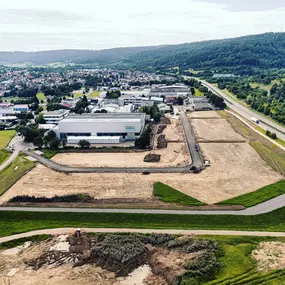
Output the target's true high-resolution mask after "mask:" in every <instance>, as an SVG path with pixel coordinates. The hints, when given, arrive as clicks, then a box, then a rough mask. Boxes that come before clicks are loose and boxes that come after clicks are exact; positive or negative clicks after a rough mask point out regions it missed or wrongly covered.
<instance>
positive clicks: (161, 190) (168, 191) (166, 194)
mask: <svg viewBox="0 0 285 285" xmlns="http://www.w3.org/2000/svg"><path fill="white" fill-rule="evenodd" d="M153 195H154V196H156V197H158V198H159V199H160V200H161V201H162V202H165V203H175V204H179V205H183V206H204V205H206V204H205V203H202V202H200V201H198V200H196V199H195V198H192V197H190V196H187V195H185V194H184V193H182V192H180V191H177V190H175V189H173V188H171V187H170V186H168V185H165V184H163V183H160V182H156V183H155V184H154V186H153Z"/></svg>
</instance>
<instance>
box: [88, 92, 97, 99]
mask: <svg viewBox="0 0 285 285" xmlns="http://www.w3.org/2000/svg"><path fill="white" fill-rule="evenodd" d="M99 95H100V91H93V92H92V93H90V94H89V95H88V98H98V97H99Z"/></svg>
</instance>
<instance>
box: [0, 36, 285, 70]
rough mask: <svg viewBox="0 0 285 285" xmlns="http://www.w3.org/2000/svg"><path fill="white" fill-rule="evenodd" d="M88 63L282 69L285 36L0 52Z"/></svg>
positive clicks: (28, 59)
mask: <svg viewBox="0 0 285 285" xmlns="http://www.w3.org/2000/svg"><path fill="white" fill-rule="evenodd" d="M53 62H62V63H75V64H88V65H94V66H106V67H108V66H109V67H116V68H128V69H130V68H134V69H137V70H146V71H157V72H158V71H160V72H163V71H167V70H169V68H173V67H176V68H178V70H180V72H184V71H185V70H187V69H189V68H193V69H199V70H200V69H212V68H219V67H224V68H228V69H233V70H236V71H238V70H239V69H241V70H244V69H246V68H285V33H266V34H261V35H254V36H245V37H239V38H233V39H223V40H212V41H203V42H195V43H186V44H179V45H168V46H156V47H155V46H150V47H147V46H146V47H130V48H114V49H107V50H99V51H97V50H58V51H43V52H0V63H4V64H9V63H10V64H15V63H31V64H47V63H53Z"/></svg>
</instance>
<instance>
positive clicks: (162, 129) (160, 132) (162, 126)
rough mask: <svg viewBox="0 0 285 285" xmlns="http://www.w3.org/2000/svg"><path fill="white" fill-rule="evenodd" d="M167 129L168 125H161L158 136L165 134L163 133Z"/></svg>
mask: <svg viewBox="0 0 285 285" xmlns="http://www.w3.org/2000/svg"><path fill="white" fill-rule="evenodd" d="M166 128H167V126H166V125H159V126H158V129H157V134H158V135H160V134H162V133H163V131H164V130H165V129H166Z"/></svg>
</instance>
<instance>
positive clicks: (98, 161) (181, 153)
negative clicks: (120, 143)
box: [52, 143, 191, 167]
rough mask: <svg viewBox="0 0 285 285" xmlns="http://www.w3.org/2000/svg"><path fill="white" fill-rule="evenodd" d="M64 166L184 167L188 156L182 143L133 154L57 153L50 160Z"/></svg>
mask: <svg viewBox="0 0 285 285" xmlns="http://www.w3.org/2000/svg"><path fill="white" fill-rule="evenodd" d="M149 153H153V154H159V155H161V160H160V162H144V158H145V156H146V155H147V154H149ZM52 160H53V161H55V162H58V163H60V164H64V165H70V166H77V167H107V166H108V167H165V166H182V165H183V166H184V165H187V164H189V163H190V160H191V159H190V155H189V153H188V151H187V148H186V145H185V144H184V143H169V144H168V147H167V148H165V149H157V150H154V151H151V152H134V153H59V154H57V155H56V156H54V157H53V159H52Z"/></svg>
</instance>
